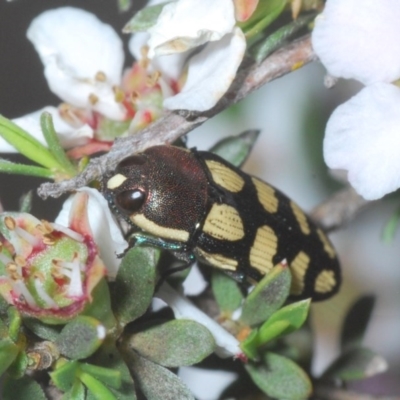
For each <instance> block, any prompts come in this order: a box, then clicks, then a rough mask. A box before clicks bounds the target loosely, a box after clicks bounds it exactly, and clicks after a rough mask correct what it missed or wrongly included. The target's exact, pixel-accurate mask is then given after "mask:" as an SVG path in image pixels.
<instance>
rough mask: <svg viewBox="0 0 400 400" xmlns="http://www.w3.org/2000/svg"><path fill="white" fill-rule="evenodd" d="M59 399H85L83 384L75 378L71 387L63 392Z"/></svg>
mask: <svg viewBox="0 0 400 400" xmlns="http://www.w3.org/2000/svg"><path fill="white" fill-rule="evenodd" d="M61 400H86V393H85V386H83V383H82V382H81V381H78V380H76V381H75V383H74V384H73V386H72V388H71V389H70V390H68V391H67V392H65V393H64V395H63V397H62V399H61Z"/></svg>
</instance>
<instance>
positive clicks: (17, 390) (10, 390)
mask: <svg viewBox="0 0 400 400" xmlns="http://www.w3.org/2000/svg"><path fill="white" fill-rule="evenodd" d="M1 398H2V400H16V399H18V400H46V396H45V394H44V393H43V390H42V388H41V387H40V385H39V384H38V383H37V382H36V381H34V380H33V379H32V378H31V377H29V376H24V377H23V378H21V379H11V378H8V379H5V381H4V385H3V393H2V397H1Z"/></svg>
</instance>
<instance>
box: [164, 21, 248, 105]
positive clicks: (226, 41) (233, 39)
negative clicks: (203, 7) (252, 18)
mask: <svg viewBox="0 0 400 400" xmlns="http://www.w3.org/2000/svg"><path fill="white" fill-rule="evenodd" d="M245 50H246V39H245V37H244V35H243V32H242V31H241V30H240V29H239V28H236V29H235V31H234V33H232V34H229V35H226V36H225V37H223V38H222V39H221V40H220V41H218V42H212V43H209V44H208V45H207V46H206V47H205V48H204V49H203V50H202V51H201V52H200V53H198V54H196V55H195V56H194V57H193V58H192V59H191V60H190V61H189V71H188V77H187V81H186V83H185V86H184V87H183V89H182V91H181V92H180V93H178V94H177V95H175V96H173V97H169V98H168V99H165V100H164V107H165V108H168V109H170V110H179V109H184V110H195V111H206V110H209V109H210V108H212V107H213V106H214V105H215V104H216V103H217V102H218V100H219V99H220V98H221V97H222V96H223V95H224V94H225V93H226V91H227V90H228V89H229V87H230V85H231V83H232V81H233V80H234V79H235V76H236V71H237V69H238V68H239V65H240V63H241V62H242V59H243V56H244V52H245Z"/></svg>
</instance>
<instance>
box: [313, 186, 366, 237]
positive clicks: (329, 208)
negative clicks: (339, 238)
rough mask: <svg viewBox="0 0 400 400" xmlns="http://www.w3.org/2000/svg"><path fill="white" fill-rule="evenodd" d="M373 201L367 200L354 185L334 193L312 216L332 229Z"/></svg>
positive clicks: (325, 226) (316, 208)
mask: <svg viewBox="0 0 400 400" xmlns="http://www.w3.org/2000/svg"><path fill="white" fill-rule="evenodd" d="M371 204H373V202H372V201H368V200H365V199H364V198H363V197H361V196H360V195H359V194H358V193H356V191H355V190H354V189H353V188H352V187H350V186H349V187H346V188H344V189H342V190H339V191H338V192H336V193H334V194H333V195H332V196H331V197H330V198H328V199H327V200H326V201H324V202H323V203H321V204H319V205H318V206H317V207H315V208H314V210H313V211H312V212H311V214H310V216H311V218H312V219H313V220H314V221H315V222H316V223H317V224H318V225H319V226H320V227H321V228H324V230H326V231H332V230H334V229H336V228H339V227H341V226H343V225H345V224H346V223H348V222H349V221H351V220H352V219H353V218H354V217H355V216H356V215H357V214H358V213H359V212H361V211H362V210H364V209H365V208H366V207H368V206H369V205H371Z"/></svg>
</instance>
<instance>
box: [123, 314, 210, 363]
mask: <svg viewBox="0 0 400 400" xmlns="http://www.w3.org/2000/svg"><path fill="white" fill-rule="evenodd" d="M126 345H127V346H129V347H130V348H131V349H133V350H136V351H137V352H138V353H139V354H140V355H141V356H143V357H146V358H147V359H149V360H151V361H153V362H155V363H157V364H160V365H163V366H165V367H180V366H185V365H192V364H196V363H198V362H200V361H201V360H203V359H204V358H205V357H207V356H208V355H210V354H211V353H212V352H213V351H214V349H215V340H214V337H213V336H212V335H211V333H210V331H209V330H208V329H207V328H205V327H204V326H203V325H201V324H199V323H198V322H195V321H189V320H183V319H181V320H173V321H169V322H166V323H164V324H162V325H158V326H154V327H152V328H150V329H148V330H145V331H143V332H139V333H136V334H135V335H133V336H131V337H130V338H129V340H128V341H127V343H126Z"/></svg>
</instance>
